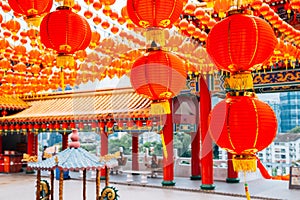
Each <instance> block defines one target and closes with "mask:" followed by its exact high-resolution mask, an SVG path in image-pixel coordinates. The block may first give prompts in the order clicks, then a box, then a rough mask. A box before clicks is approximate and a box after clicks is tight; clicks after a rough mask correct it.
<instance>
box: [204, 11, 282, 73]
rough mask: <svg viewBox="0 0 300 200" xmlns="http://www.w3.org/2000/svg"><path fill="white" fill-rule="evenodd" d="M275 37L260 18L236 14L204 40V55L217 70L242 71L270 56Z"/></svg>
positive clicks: (214, 28) (253, 66)
mask: <svg viewBox="0 0 300 200" xmlns="http://www.w3.org/2000/svg"><path fill="white" fill-rule="evenodd" d="M276 44H277V38H276V36H275V34H274V31H273V29H272V27H271V26H270V25H269V24H268V23H267V22H266V21H265V20H263V19H261V18H259V17H255V16H249V15H244V14H235V15H231V16H229V17H227V18H226V19H224V20H222V21H220V22H219V23H217V24H216V25H215V26H214V27H213V28H212V29H211V31H210V33H209V34H208V37H207V44H206V47H207V52H208V53H209V55H210V56H211V58H212V59H213V61H214V63H215V64H216V65H217V67H218V68H219V69H222V70H226V71H231V72H233V71H245V70H249V69H250V68H255V67H256V66H257V65H261V64H262V63H263V62H264V61H265V60H267V59H269V58H270V57H271V55H272V54H273V51H274V49H275V46H276Z"/></svg>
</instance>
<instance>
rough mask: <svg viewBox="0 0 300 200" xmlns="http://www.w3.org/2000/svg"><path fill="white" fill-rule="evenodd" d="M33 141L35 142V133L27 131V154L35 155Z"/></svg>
mask: <svg viewBox="0 0 300 200" xmlns="http://www.w3.org/2000/svg"><path fill="white" fill-rule="evenodd" d="M33 143H34V134H33V133H32V132H28V133H27V154H29V155H30V156H33V154H34V152H33Z"/></svg>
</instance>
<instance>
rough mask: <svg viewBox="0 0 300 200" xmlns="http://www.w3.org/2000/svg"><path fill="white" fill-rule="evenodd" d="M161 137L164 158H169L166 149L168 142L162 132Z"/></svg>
mask: <svg viewBox="0 0 300 200" xmlns="http://www.w3.org/2000/svg"><path fill="white" fill-rule="evenodd" d="M160 137H161V144H162V148H163V153H164V156H165V158H168V151H167V147H166V142H165V138H164V133H163V131H161V133H160Z"/></svg>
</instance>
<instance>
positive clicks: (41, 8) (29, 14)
mask: <svg viewBox="0 0 300 200" xmlns="http://www.w3.org/2000/svg"><path fill="white" fill-rule="evenodd" d="M8 4H9V5H10V7H11V8H12V9H13V11H15V12H16V13H18V14H21V15H23V16H25V20H26V22H27V23H28V24H30V25H34V26H39V24H40V22H41V18H42V17H43V15H45V14H46V13H49V12H50V10H51V8H52V5H53V0H43V1H41V0H22V1H19V0H8Z"/></svg>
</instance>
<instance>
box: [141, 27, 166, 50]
mask: <svg viewBox="0 0 300 200" xmlns="http://www.w3.org/2000/svg"><path fill="white" fill-rule="evenodd" d="M145 38H146V41H147V44H148V45H150V47H151V48H154V49H155V48H159V47H163V46H165V41H166V40H165V32H164V29H160V28H148V29H147V31H146V33H145Z"/></svg>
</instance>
